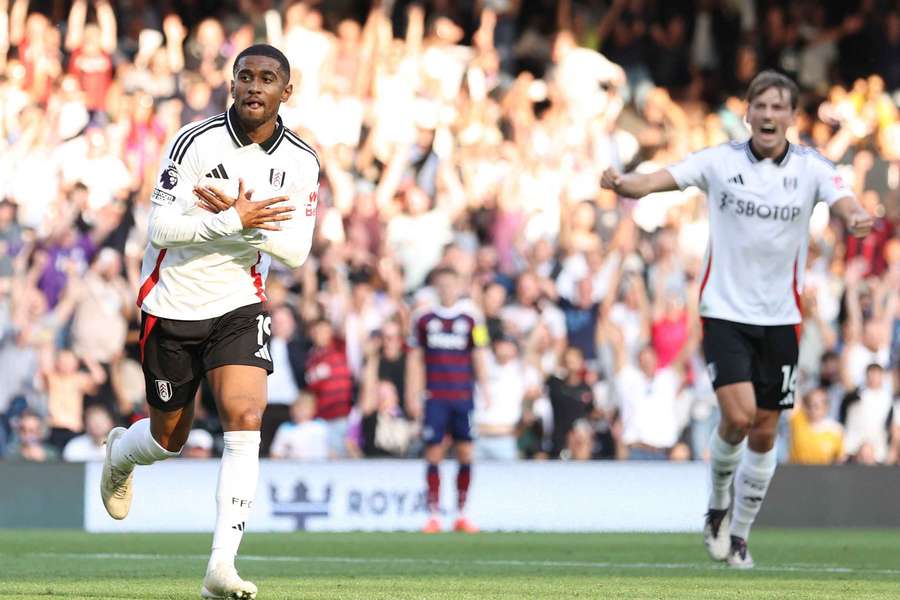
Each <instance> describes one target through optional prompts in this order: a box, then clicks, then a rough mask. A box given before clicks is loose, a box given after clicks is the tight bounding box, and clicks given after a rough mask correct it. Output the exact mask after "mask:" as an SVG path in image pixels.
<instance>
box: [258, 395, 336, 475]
mask: <svg viewBox="0 0 900 600" xmlns="http://www.w3.org/2000/svg"><path fill="white" fill-rule="evenodd" d="M331 435H332V434H331V432H330V431H329V428H328V426H327V425H326V423H325V422H324V421H323V420H322V419H319V418H316V401H315V399H314V398H313V397H312V396H311V395H309V394H306V393H302V394H300V396H299V397H298V398H297V401H296V402H294V404H293V405H292V406H291V420H290V421H289V422H287V423H282V424H281V425H280V426H279V427H278V431H277V432H275V439H274V440H273V441H272V448H271V450H270V452H269V455H270V456H271V457H272V458H293V459H301V460H325V459H326V458H332V457H334V455H335V452H334V447H333V446H332V444H331V441H330V439H331Z"/></svg>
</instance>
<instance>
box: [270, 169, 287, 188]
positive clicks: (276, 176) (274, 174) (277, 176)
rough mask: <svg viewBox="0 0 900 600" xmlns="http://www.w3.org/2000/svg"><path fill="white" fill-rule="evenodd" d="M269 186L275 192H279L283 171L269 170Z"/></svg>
mask: <svg viewBox="0 0 900 600" xmlns="http://www.w3.org/2000/svg"><path fill="white" fill-rule="evenodd" d="M269 185H271V186H272V189H275V190H280V189H281V188H282V187H283V186H284V170H283V169H269Z"/></svg>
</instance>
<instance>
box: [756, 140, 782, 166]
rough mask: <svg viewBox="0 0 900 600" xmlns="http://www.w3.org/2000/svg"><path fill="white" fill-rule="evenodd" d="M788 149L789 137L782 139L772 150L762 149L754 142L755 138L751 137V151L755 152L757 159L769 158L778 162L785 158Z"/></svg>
mask: <svg viewBox="0 0 900 600" xmlns="http://www.w3.org/2000/svg"><path fill="white" fill-rule="evenodd" d="M787 151H788V141H787V138H785V139H783V140H781V143H780V144H778V145H777V146H775V147H774V148H772V149H771V150H760V148H759V147H758V146H757V145H756V144H755V143H754V141H753V138H750V152H751V153H752V154H753V156H754V157H755V158H756V160H763V159H766V158H768V159H770V160H772V161H774V162H776V163H777V162H781V159H783V158H784V155H785V154H787Z"/></svg>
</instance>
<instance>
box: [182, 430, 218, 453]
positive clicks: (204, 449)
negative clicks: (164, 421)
mask: <svg viewBox="0 0 900 600" xmlns="http://www.w3.org/2000/svg"><path fill="white" fill-rule="evenodd" d="M213 445H214V442H213V436H212V434H211V433H209V432H208V431H206V430H205V429H196V428H195V429H191V431H190V433H188V437H187V441H185V442H184V448H182V449H181V458H201V459H202V458H212V457H213Z"/></svg>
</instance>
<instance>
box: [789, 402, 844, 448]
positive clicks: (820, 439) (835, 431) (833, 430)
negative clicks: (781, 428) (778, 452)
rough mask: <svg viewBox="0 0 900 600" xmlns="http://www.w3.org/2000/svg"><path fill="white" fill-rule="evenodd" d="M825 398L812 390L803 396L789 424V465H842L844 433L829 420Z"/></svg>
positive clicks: (833, 421) (834, 422)
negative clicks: (790, 463)
mask: <svg viewBox="0 0 900 600" xmlns="http://www.w3.org/2000/svg"><path fill="white" fill-rule="evenodd" d="M828 412H829V410H828V395H827V394H826V393H825V390H824V389H822V388H814V389H812V390H810V391H809V392H807V393H806V394H805V395H804V396H803V401H802V404H801V405H800V406H798V407H797V408H795V409H794V411H793V413H792V414H791V416H790V420H791V451H790V461H791V462H792V463H796V464H803V465H830V464H835V463H841V462H843V461H844V459H845V456H844V430H843V428H842V427H841V426H840V424H839V423H838V422H837V421H835V420H833V419H831V418H830V417H829V416H828Z"/></svg>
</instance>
